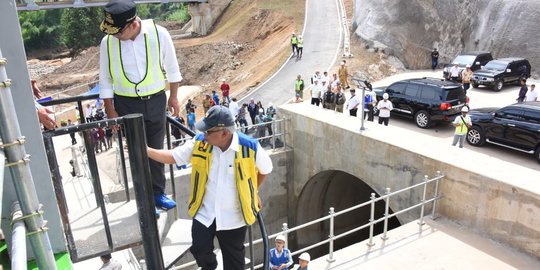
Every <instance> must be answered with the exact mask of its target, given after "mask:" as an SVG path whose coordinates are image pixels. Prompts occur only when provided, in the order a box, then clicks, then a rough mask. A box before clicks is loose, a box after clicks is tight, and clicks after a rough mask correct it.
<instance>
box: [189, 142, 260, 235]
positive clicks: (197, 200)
mask: <svg viewBox="0 0 540 270" xmlns="http://www.w3.org/2000/svg"><path fill="white" fill-rule="evenodd" d="M195 140H196V142H195V145H194V147H193V152H192V154H191V164H192V171H191V184H190V190H191V192H190V195H189V205H188V215H189V216H190V217H192V218H193V217H195V215H196V214H197V212H198V211H199V208H200V207H201V205H202V202H203V199H204V191H205V190H206V183H207V182H208V175H209V174H210V166H211V165H212V149H213V146H211V145H210V144H208V143H206V142H205V141H204V134H198V135H197V136H196V137H195ZM238 142H239V146H238V147H239V149H238V152H237V153H236V155H235V158H234V168H235V170H234V178H235V182H236V188H237V191H238V199H239V201H240V206H241V208H242V214H243V217H244V221H245V222H246V224H248V225H251V224H253V223H254V222H255V220H256V219H257V213H258V212H259V197H258V196H257V192H258V186H257V174H258V172H257V168H256V166H255V156H256V151H257V141H255V140H254V139H251V138H249V137H247V136H246V135H244V134H242V133H238Z"/></svg>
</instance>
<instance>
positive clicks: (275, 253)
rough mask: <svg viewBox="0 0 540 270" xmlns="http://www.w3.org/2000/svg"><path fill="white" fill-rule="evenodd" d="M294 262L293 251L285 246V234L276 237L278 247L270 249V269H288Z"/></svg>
mask: <svg viewBox="0 0 540 270" xmlns="http://www.w3.org/2000/svg"><path fill="white" fill-rule="evenodd" d="M292 264H293V260H292V256H291V251H290V250H289V249H287V248H286V247H285V236H283V235H282V234H280V235H278V236H277V237H276V247H275V248H273V249H271V250H270V269H288V268H289V267H290V266H291V265H292Z"/></svg>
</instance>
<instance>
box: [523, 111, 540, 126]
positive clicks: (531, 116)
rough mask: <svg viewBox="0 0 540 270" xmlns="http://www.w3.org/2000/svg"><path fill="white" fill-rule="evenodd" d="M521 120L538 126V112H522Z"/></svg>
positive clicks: (539, 122)
mask: <svg viewBox="0 0 540 270" xmlns="http://www.w3.org/2000/svg"><path fill="white" fill-rule="evenodd" d="M523 118H524V119H525V121H527V122H531V123H535V124H540V111H536V112H535V111H524V112H523Z"/></svg>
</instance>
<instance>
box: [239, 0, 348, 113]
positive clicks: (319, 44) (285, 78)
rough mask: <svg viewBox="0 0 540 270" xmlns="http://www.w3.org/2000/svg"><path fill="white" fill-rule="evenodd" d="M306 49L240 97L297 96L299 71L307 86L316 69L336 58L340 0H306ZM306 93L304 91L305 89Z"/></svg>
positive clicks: (284, 99)
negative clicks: (296, 83)
mask: <svg viewBox="0 0 540 270" xmlns="http://www.w3.org/2000/svg"><path fill="white" fill-rule="evenodd" d="M306 2H307V4H306V5H307V7H306V13H307V16H306V21H305V30H304V34H303V36H304V53H303V57H302V59H301V60H300V61H296V58H290V59H289V60H288V61H287V62H286V63H285V65H284V66H283V67H282V68H281V70H279V71H278V72H277V73H276V74H275V75H274V76H273V77H271V78H270V79H269V80H267V81H266V82H265V83H264V84H263V85H261V86H259V87H258V88H256V89H255V90H254V91H253V92H251V93H249V94H248V95H246V96H245V97H243V98H242V99H240V101H244V102H246V101H249V100H250V99H251V98H253V99H255V100H256V101H258V100H261V101H262V102H263V106H265V107H266V105H267V104H268V102H272V103H274V104H276V105H281V104H283V103H285V102H287V101H288V100H290V99H291V98H293V96H294V81H295V79H296V75H298V74H302V77H303V78H304V81H305V82H306V87H307V86H308V85H309V84H308V83H307V82H308V81H309V80H308V78H309V77H311V75H312V74H314V73H315V70H317V69H318V70H321V71H323V70H327V69H328V68H329V67H330V66H332V65H333V64H334V62H335V59H336V54H337V52H338V47H339V44H340V39H341V31H340V30H339V29H341V28H340V19H339V13H338V5H337V0H307V1H306ZM304 94H305V93H304Z"/></svg>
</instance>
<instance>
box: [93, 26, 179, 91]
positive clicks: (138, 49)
mask: <svg viewBox="0 0 540 270" xmlns="http://www.w3.org/2000/svg"><path fill="white" fill-rule="evenodd" d="M156 28H157V32H158V36H159V44H160V53H161V65H162V67H163V70H164V71H165V74H166V78H167V81H168V82H169V83H173V82H180V81H182V74H181V73H180V67H179V66H178V60H177V59H176V51H175V49H174V44H173V42H172V38H171V35H170V34H169V32H168V31H167V29H165V28H163V27H162V26H159V25H156ZM144 34H145V28H144V27H141V32H140V33H139V35H137V37H135V40H121V41H120V46H121V48H122V52H121V54H122V62H123V67H124V71H125V73H126V76H127V77H128V79H129V80H130V81H132V82H140V81H141V80H142V79H143V78H144V76H145V74H146V44H145V39H144ZM110 38H115V37H113V36H110ZM113 96H114V90H113V85H112V78H111V73H110V72H109V57H108V51H107V36H105V37H104V38H103V39H102V40H101V45H100V48H99V97H100V98H103V99H105V98H113Z"/></svg>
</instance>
